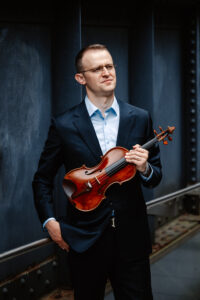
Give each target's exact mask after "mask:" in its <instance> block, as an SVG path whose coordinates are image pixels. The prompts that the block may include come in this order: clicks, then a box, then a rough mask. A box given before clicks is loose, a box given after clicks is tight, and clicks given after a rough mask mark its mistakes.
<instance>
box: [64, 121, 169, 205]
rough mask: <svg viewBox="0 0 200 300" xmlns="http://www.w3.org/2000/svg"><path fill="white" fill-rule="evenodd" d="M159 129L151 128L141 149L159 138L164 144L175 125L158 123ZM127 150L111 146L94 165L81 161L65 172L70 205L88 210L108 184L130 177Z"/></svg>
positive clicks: (103, 193) (131, 175)
mask: <svg viewBox="0 0 200 300" xmlns="http://www.w3.org/2000/svg"><path fill="white" fill-rule="evenodd" d="M159 129H160V130H161V133H159V134H158V133H157V132H156V131H155V130H154V133H155V135H156V136H155V137H154V138H153V139H152V140H150V141H148V142H147V143H145V144H144V145H143V146H141V147H142V148H143V149H149V148H151V147H152V146H153V145H154V144H155V143H157V142H160V141H163V143H164V144H165V145H167V143H168V142H167V141H166V140H165V139H166V138H168V140H169V141H171V140H172V138H171V136H170V134H172V133H173V131H174V130H175V127H174V126H172V127H169V126H168V128H167V129H166V130H163V129H162V128H161V127H160V126H159ZM128 151H129V150H127V149H125V148H123V147H114V148H112V149H110V150H109V151H108V152H106V154H104V155H103V156H102V159H101V162H100V163H99V164H98V165H97V166H95V167H93V168H87V167H86V166H85V165H83V166H82V167H81V168H77V169H74V170H72V171H70V172H68V173H67V174H66V175H65V176H64V179H63V189H64V192H65V194H66V195H67V196H68V199H69V201H70V202H71V203H72V205H74V206H75V207H76V208H77V209H78V210H81V211H91V210H93V209H95V208H96V207H98V206H99V204H100V203H101V201H102V200H103V199H104V198H106V196H105V193H106V190H107V189H108V188H109V186H110V185H112V184H114V183H119V184H122V183H123V182H125V181H128V180H130V179H132V178H133V177H134V176H135V173H136V166H135V165H134V164H130V163H128V162H127V161H126V159H125V154H126V153H127V152H128Z"/></svg>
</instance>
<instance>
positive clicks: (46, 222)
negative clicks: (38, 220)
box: [42, 217, 56, 230]
mask: <svg viewBox="0 0 200 300" xmlns="http://www.w3.org/2000/svg"><path fill="white" fill-rule="evenodd" d="M50 220H55V221H56V219H55V218H53V217H51V218H48V219H47V220H46V221H45V222H44V223H43V225H42V226H43V229H44V230H46V228H45V225H46V224H47V223H48V222H49V221H50Z"/></svg>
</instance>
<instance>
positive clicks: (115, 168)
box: [90, 159, 127, 186]
mask: <svg viewBox="0 0 200 300" xmlns="http://www.w3.org/2000/svg"><path fill="white" fill-rule="evenodd" d="M117 163H118V164H116V163H114V164H115V166H113V165H114V164H113V165H110V166H109V167H111V166H112V168H111V170H108V171H107V173H105V174H103V175H102V176H101V175H99V176H98V180H99V182H100V183H102V182H103V181H104V180H106V179H107V178H108V176H112V175H114V174H115V173H117V172H118V171H119V170H121V169H122V168H123V167H124V166H126V165H127V162H126V160H124V159H123V161H122V160H120V163H119V161H118V162H117ZM105 170H106V169H105ZM105 172H106V171H105ZM93 182H94V183H93ZM90 183H91V184H92V185H93V186H94V185H96V184H98V182H97V180H96V179H92V181H90Z"/></svg>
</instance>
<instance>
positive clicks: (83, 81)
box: [75, 73, 86, 85]
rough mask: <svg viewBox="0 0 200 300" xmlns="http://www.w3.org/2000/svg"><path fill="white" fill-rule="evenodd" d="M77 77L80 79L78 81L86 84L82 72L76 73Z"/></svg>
mask: <svg viewBox="0 0 200 300" xmlns="http://www.w3.org/2000/svg"><path fill="white" fill-rule="evenodd" d="M75 79H76V81H78V83H80V84H82V85H85V83H86V82H85V77H84V76H83V74H82V73H76V74H75Z"/></svg>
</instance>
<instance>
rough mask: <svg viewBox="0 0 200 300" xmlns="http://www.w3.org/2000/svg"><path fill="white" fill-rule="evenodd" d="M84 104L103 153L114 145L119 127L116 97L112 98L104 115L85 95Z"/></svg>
mask: <svg viewBox="0 0 200 300" xmlns="http://www.w3.org/2000/svg"><path fill="white" fill-rule="evenodd" d="M85 104H86V108H87V110H88V113H89V116H90V119H91V121H92V124H93V126H94V129H95V132H96V135H97V138H98V141H99V144H100V147H101V150H102V153H103V154H105V153H106V152H107V151H108V150H110V149H111V148H113V147H115V146H116V142H117V134H118V128H119V104H118V103H117V100H116V98H114V101H113V103H112V105H111V107H109V108H108V109H107V110H106V111H105V117H104V116H103V115H102V113H101V111H100V110H99V109H98V108H97V107H96V106H95V105H94V104H93V103H92V102H91V101H90V100H89V99H88V97H87V96H86V97H85Z"/></svg>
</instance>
